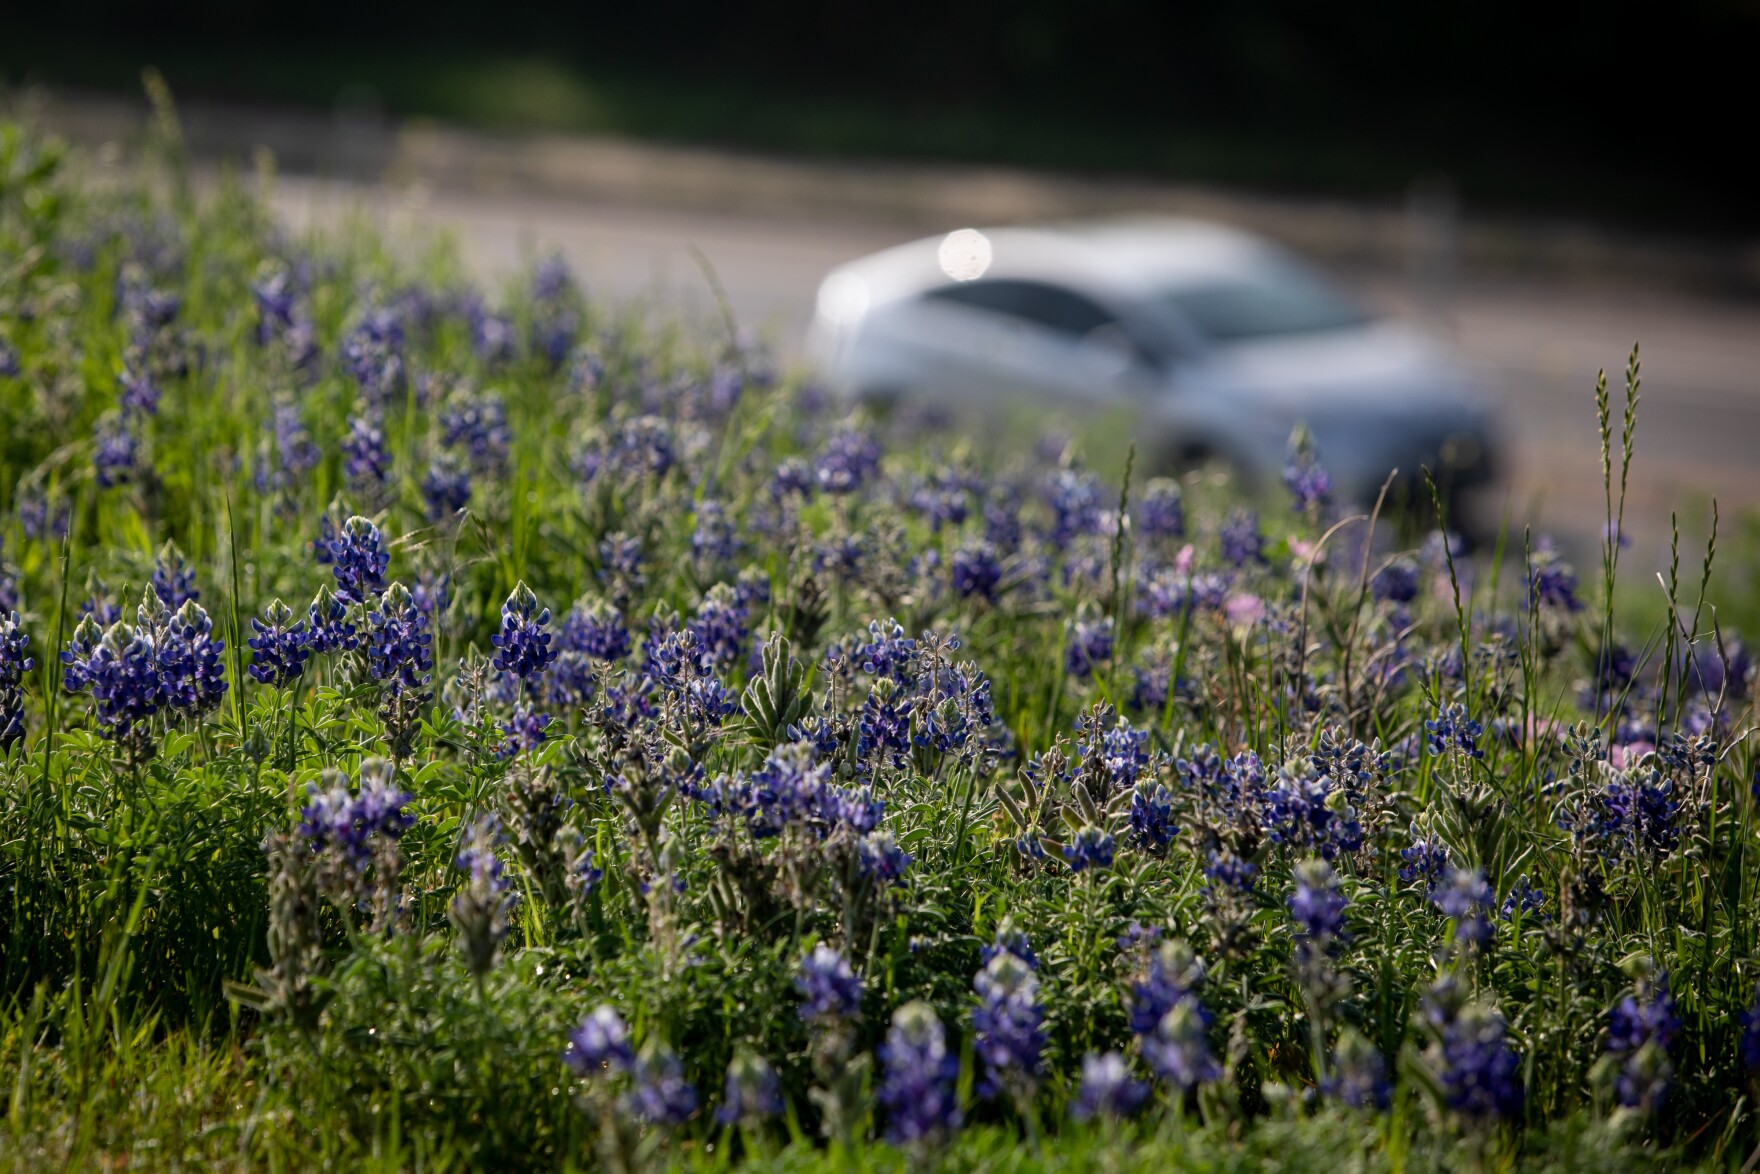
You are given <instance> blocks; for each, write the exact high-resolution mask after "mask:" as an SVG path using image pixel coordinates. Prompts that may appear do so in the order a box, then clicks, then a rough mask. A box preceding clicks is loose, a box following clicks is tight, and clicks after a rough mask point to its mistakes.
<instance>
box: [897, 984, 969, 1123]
mask: <svg viewBox="0 0 1760 1174" xmlns="http://www.w3.org/2000/svg"><path fill="white" fill-rule="evenodd" d="M875 1054H876V1055H877V1056H878V1057H879V1059H880V1069H881V1076H880V1087H879V1089H878V1090H877V1092H876V1094H875V1099H876V1100H877V1101H878V1102H879V1103H880V1107H881V1109H882V1110H883V1111H884V1112H885V1114H886V1137H887V1140H889V1141H891V1142H893V1143H894V1144H907V1143H911V1142H932V1141H934V1140H937V1139H939V1138H940V1137H941V1136H942V1135H943V1134H945V1133H948V1132H951V1131H953V1130H956V1129H958V1128H959V1126H960V1122H961V1119H962V1117H961V1114H960V1111H959V1103H958V1100H957V1098H956V1097H955V1094H954V1082H955V1080H957V1079H958V1077H959V1057H958V1056H956V1055H955V1054H953V1053H952V1052H951V1051H949V1050H948V1047H947V1036H946V1033H945V1032H944V1031H943V1030H942V1027H941V1020H940V1019H939V1018H938V1017H937V1016H936V1014H935V1010H934V1008H932V1007H930V1006H929V1004H927V1003H924V1002H921V1001H918V1002H911V1003H906V1004H905V1005H904V1006H902V1007H900V1008H899V1009H898V1010H897V1011H895V1012H893V1015H892V1026H891V1027H890V1028H889V1029H888V1030H887V1032H886V1042H885V1043H883V1044H881V1045H880V1046H879V1048H877V1049H876V1050H875Z"/></svg>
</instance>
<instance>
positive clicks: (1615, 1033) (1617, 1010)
mask: <svg viewBox="0 0 1760 1174" xmlns="http://www.w3.org/2000/svg"><path fill="white" fill-rule="evenodd" d="M1680 1028H1681V1021H1680V1017H1679V1016H1678V1015H1676V1014H1675V1005H1674V996H1673V994H1671V993H1670V992H1669V989H1668V972H1667V971H1666V970H1665V971H1661V972H1659V973H1655V974H1643V975H1640V977H1639V979H1638V981H1637V983H1636V984H1635V988H1634V991H1633V993H1632V994H1629V995H1627V996H1626V997H1625V998H1623V999H1621V1000H1620V1001H1619V1003H1618V1004H1617V1005H1616V1006H1615V1007H1614V1008H1613V1010H1612V1011H1611V1012H1610V1013H1609V1014H1608V1019H1607V1054H1608V1055H1609V1056H1612V1057H1615V1058H1616V1059H1618V1060H1619V1061H1620V1070H1619V1075H1618V1077H1617V1078H1616V1080H1615V1083H1614V1092H1615V1095H1616V1096H1617V1097H1618V1098H1619V1103H1620V1104H1622V1105H1624V1106H1625V1107H1626V1108H1628V1109H1641V1110H1643V1111H1644V1112H1647V1113H1648V1112H1654V1111H1655V1110H1656V1108H1657V1107H1658V1106H1659V1105H1660V1104H1661V1102H1662V1098H1663V1094H1664V1093H1665V1092H1666V1091H1667V1089H1668V1080H1669V1077H1670V1076H1671V1075H1673V1068H1672V1065H1671V1064H1670V1063H1669V1060H1668V1049H1669V1047H1670V1045H1672V1044H1673V1043H1674V1037H1675V1034H1676V1033H1677V1032H1679V1031H1680Z"/></svg>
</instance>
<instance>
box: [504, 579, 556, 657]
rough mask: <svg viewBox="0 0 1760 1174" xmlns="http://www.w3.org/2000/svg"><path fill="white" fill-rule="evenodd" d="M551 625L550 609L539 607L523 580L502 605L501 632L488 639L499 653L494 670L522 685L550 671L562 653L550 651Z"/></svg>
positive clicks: (536, 598) (554, 650) (553, 649)
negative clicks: (511, 675)
mask: <svg viewBox="0 0 1760 1174" xmlns="http://www.w3.org/2000/svg"><path fill="white" fill-rule="evenodd" d="M549 624H550V609H549V608H547V607H546V608H540V607H539V606H538V597H537V596H536V595H534V594H532V589H531V588H530V587H527V586H526V585H525V581H524V580H523V579H522V580H521V581H520V582H519V584H518V585H517V586H516V587H514V589H513V591H512V592H511V593H510V594H509V595H508V597H507V602H505V603H503V604H502V605H501V631H500V632H498V633H496V634H495V635H493V636H491V637H489V642H490V643H491V644H493V645H494V646H495V647H496V648H498V649H500V651H499V652H497V653H496V654H495V659H494V665H495V667H496V668H498V669H500V670H501V671H502V672H504V673H512V674H513V675H514V676H516V677H518V678H520V680H522V681H529V680H531V679H532V678H533V677H536V676H537V675H538V674H539V673H541V672H543V671H544V670H545V669H547V668H549V667H550V665H551V664H552V663H553V662H554V661H555V660H556V656H557V653H558V652H559V651H560V650H559V649H555V648H552V647H550V643H551V641H552V639H554V636H553V634H552V633H551V632H549V631H547V630H546V629H547V627H548V626H549Z"/></svg>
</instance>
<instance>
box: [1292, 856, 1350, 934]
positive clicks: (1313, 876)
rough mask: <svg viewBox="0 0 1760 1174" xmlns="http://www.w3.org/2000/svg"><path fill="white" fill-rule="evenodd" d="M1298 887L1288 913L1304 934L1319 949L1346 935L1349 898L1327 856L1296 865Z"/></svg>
mask: <svg viewBox="0 0 1760 1174" xmlns="http://www.w3.org/2000/svg"><path fill="white" fill-rule="evenodd" d="M1295 879H1296V891H1295V892H1294V893H1293V894H1291V895H1290V898H1289V914H1290V917H1291V918H1292V919H1294V921H1295V923H1296V927H1297V930H1298V931H1299V932H1300V933H1301V935H1302V936H1303V938H1305V939H1306V940H1307V941H1308V942H1310V943H1312V944H1313V946H1314V947H1315V948H1317V949H1320V950H1325V949H1327V948H1328V947H1329V946H1330V945H1331V943H1333V942H1335V941H1338V940H1339V939H1340V938H1342V937H1344V911H1345V907H1346V906H1347V905H1348V904H1349V902H1348V901H1347V900H1346V899H1345V895H1344V893H1343V891H1342V890H1341V888H1340V884H1339V879H1338V874H1337V873H1336V872H1334V871H1333V870H1332V866H1331V865H1330V864H1328V863H1326V862H1325V861H1324V860H1308V861H1304V862H1303V863H1301V864H1298V865H1297V866H1296V868H1295Z"/></svg>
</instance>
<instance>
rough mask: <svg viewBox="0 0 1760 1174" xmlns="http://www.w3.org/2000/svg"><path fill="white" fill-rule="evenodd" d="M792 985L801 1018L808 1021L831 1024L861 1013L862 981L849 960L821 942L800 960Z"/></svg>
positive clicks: (846, 1020) (845, 1020)
mask: <svg viewBox="0 0 1760 1174" xmlns="http://www.w3.org/2000/svg"><path fill="white" fill-rule="evenodd" d="M794 987H795V990H797V991H799V992H800V994H801V1018H802V1019H804V1020H806V1021H807V1022H808V1023H812V1024H818V1025H821V1026H832V1025H836V1024H839V1023H846V1022H848V1021H850V1020H852V1019H854V1018H856V1016H857V1015H859V1014H861V1010H862V980H861V979H860V978H859V977H858V976H857V975H856V972H855V971H854V970H852V969H851V968H850V964H849V959H847V958H845V957H844V956H843V955H842V954H840V953H839V952H838V951H836V950H834V949H832V948H831V947H830V946H827V945H825V944H824V943H823V942H821V943H820V944H819V945H817V946H814V947H813V950H812V952H811V953H810V954H808V955H806V957H804V958H802V959H801V968H800V973H799V974H798V975H797V976H796V977H795V980H794Z"/></svg>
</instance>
